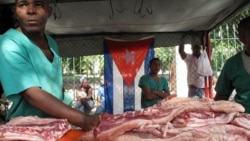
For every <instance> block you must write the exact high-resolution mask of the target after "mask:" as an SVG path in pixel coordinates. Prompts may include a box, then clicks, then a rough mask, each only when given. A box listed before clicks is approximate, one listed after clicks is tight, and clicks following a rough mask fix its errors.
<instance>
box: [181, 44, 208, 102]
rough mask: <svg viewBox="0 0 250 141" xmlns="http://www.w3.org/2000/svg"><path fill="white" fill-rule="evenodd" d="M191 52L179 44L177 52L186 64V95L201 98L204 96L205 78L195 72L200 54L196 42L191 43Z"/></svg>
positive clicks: (199, 48)
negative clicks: (187, 51)
mask: <svg viewBox="0 0 250 141" xmlns="http://www.w3.org/2000/svg"><path fill="white" fill-rule="evenodd" d="M191 50H192V54H188V53H186V52H185V51H184V45H183V44H181V45H180V46H179V54H180V56H181V59H182V60H184V61H185V63H186V65H187V84H188V97H190V98H194V97H195V98H202V97H204V96H205V90H204V88H205V78H204V76H201V75H199V74H198V73H197V71H198V61H200V56H201V46H200V45H198V44H192V45H191Z"/></svg>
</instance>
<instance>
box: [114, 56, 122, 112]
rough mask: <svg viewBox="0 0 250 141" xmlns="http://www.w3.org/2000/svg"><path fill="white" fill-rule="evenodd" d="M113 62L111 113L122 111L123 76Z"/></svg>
mask: <svg viewBox="0 0 250 141" xmlns="http://www.w3.org/2000/svg"><path fill="white" fill-rule="evenodd" d="M112 62H113V114H121V113H123V111H124V110H123V109H124V107H123V78H122V76H121V73H120V72H119V70H118V68H117V66H116V64H115V62H114V61H112Z"/></svg>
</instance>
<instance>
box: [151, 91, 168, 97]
mask: <svg viewBox="0 0 250 141" xmlns="http://www.w3.org/2000/svg"><path fill="white" fill-rule="evenodd" d="M153 93H154V94H155V95H158V96H159V97H161V98H165V97H167V96H170V92H169V91H162V92H159V91H153Z"/></svg>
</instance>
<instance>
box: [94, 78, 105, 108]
mask: <svg viewBox="0 0 250 141" xmlns="http://www.w3.org/2000/svg"><path fill="white" fill-rule="evenodd" d="M104 85H105V84H104V77H103V76H101V78H100V87H99V89H98V93H97V94H98V96H97V108H96V113H102V112H104V111H105V93H104Z"/></svg>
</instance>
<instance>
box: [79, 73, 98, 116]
mask: <svg viewBox="0 0 250 141" xmlns="http://www.w3.org/2000/svg"><path fill="white" fill-rule="evenodd" d="M79 82H80V86H79V87H78V88H77V90H76V98H77V101H76V104H75V105H74V108H75V109H77V110H79V111H81V112H85V113H87V114H90V112H91V110H92V109H93V108H94V101H93V97H92V95H93V88H92V87H91V86H90V85H89V82H88V80H87V78H86V77H84V76H83V77H81V78H80V80H79Z"/></svg>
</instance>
